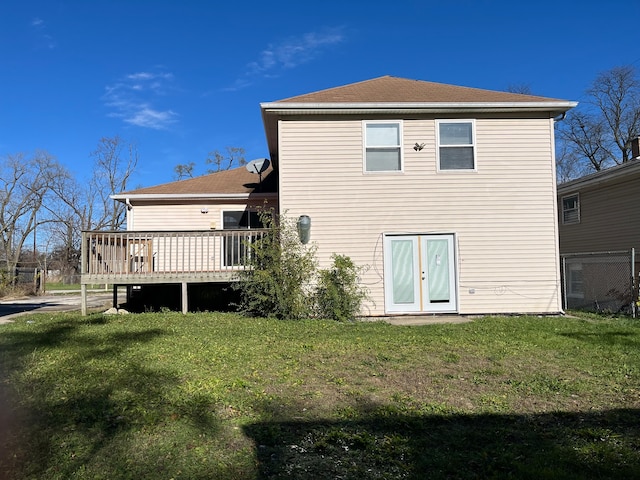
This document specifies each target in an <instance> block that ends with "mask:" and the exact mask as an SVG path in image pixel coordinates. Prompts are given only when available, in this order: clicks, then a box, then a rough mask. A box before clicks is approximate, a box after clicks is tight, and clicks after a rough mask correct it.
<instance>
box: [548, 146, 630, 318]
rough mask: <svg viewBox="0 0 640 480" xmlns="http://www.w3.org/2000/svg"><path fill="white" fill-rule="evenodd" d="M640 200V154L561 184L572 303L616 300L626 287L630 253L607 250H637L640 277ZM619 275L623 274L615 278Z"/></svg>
mask: <svg viewBox="0 0 640 480" xmlns="http://www.w3.org/2000/svg"><path fill="white" fill-rule="evenodd" d="M637 142H638V140H636V141H635V145H634V156H636V157H637V156H638V152H637V150H638V148H637ZM639 205H640V159H635V160H630V161H628V162H626V163H623V164H621V165H617V166H615V167H612V168H608V169H606V170H602V171H600V172H596V173H593V174H590V175H586V176H584V177H581V178H578V179H576V180H571V181H569V182H565V183H562V184H560V185H558V223H559V236H560V253H561V254H563V255H567V256H569V255H570V254H576V255H575V256H571V258H570V261H568V262H566V263H565V265H564V268H565V272H564V273H565V276H566V279H565V280H566V292H565V295H566V296H567V301H568V305H569V306H575V307H578V306H590V304H593V303H594V302H596V301H598V302H612V301H613V300H615V297H616V296H619V293H620V292H621V291H623V290H624V289H625V287H624V285H626V284H628V282H629V280H630V277H631V268H630V260H629V259H628V258H629V256H628V255H622V256H621V255H611V254H605V253H604V252H620V251H630V250H631V249H632V248H633V249H635V265H634V270H635V275H636V276H637V273H638V271H639V269H640V215H639V214H638V212H639ZM577 254H580V255H577ZM595 254H597V255H595ZM625 258H626V259H625ZM618 276H622V278H621V279H620V280H616V277H618Z"/></svg>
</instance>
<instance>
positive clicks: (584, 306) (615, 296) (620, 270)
mask: <svg viewBox="0 0 640 480" xmlns="http://www.w3.org/2000/svg"><path fill="white" fill-rule="evenodd" d="M560 258H561V262H562V265H561V267H562V298H563V303H564V309H565V310H587V311H592V312H598V313H625V314H630V315H633V316H634V317H635V316H636V301H637V300H638V286H637V282H635V277H636V272H635V271H634V265H635V251H634V249H631V250H621V251H613V252H588V253H572V254H563V255H561V256H560Z"/></svg>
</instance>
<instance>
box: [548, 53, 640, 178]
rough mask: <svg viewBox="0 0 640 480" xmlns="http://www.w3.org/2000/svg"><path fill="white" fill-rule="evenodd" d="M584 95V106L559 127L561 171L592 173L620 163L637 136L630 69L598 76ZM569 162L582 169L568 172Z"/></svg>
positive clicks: (637, 102)
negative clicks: (561, 157) (563, 158)
mask: <svg viewBox="0 0 640 480" xmlns="http://www.w3.org/2000/svg"><path fill="white" fill-rule="evenodd" d="M586 95H587V100H586V101H585V102H584V105H581V106H580V107H578V108H577V109H576V110H575V111H572V112H569V113H568V114H567V117H566V119H565V120H564V121H563V122H561V124H560V127H559V131H558V138H559V140H560V141H561V142H563V143H564V147H563V148H564V149H565V151H566V153H567V157H566V159H567V162H565V164H564V166H565V171H573V172H584V171H591V172H594V171H600V170H602V169H605V168H607V167H611V166H614V165H619V164H621V163H624V162H626V161H628V160H630V159H631V158H632V157H631V141H632V140H633V139H634V138H635V137H637V136H638V135H639V134H640V79H639V78H638V76H637V73H636V71H635V69H634V68H633V67H631V66H623V67H615V68H613V69H611V70H609V71H606V72H603V73H601V74H599V75H598V76H597V77H596V79H595V80H594V81H593V84H592V85H591V87H590V88H589V89H588V90H587V91H586ZM569 162H577V163H578V164H582V165H579V166H571V167H570V168H569ZM561 176H562V175H559V177H561Z"/></svg>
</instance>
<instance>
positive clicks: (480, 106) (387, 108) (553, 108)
mask: <svg viewBox="0 0 640 480" xmlns="http://www.w3.org/2000/svg"><path fill="white" fill-rule="evenodd" d="M577 105H578V102H569V101H548V102H422V103H406V102H400V103H378V102H375V103H306V102H302V103H294V102H273V103H261V104H260V108H261V109H262V111H263V112H264V113H269V114H277V115H313V114H322V113H336V114H363V113H456V112H557V113H562V112H566V111H567V110H569V109H571V108H574V107H575V106H577Z"/></svg>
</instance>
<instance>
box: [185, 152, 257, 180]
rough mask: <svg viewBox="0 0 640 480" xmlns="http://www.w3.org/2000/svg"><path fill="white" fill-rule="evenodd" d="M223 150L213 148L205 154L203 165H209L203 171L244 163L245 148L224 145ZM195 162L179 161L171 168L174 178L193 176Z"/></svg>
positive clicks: (222, 168)
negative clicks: (179, 162)
mask: <svg viewBox="0 0 640 480" xmlns="http://www.w3.org/2000/svg"><path fill="white" fill-rule="evenodd" d="M225 150H226V151H225V152H224V153H223V152H220V151H219V150H214V151H212V152H209V153H208V154H207V158H206V160H205V165H211V167H209V168H207V170H206V172H205V173H216V172H220V171H222V170H230V169H232V168H235V167H241V166H242V165H246V163H247V161H246V159H245V157H244V155H245V150H244V148H242V147H225ZM195 166H196V164H195V162H190V163H181V164H178V165H176V166H175V167H174V168H173V171H174V172H175V178H176V180H182V179H184V178H193V177H194V176H195V172H194V169H195Z"/></svg>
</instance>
